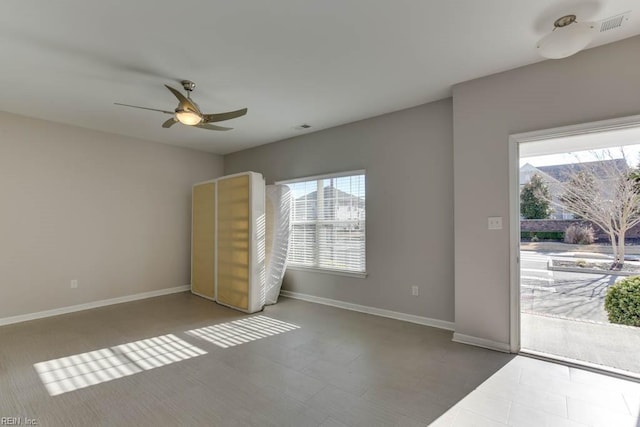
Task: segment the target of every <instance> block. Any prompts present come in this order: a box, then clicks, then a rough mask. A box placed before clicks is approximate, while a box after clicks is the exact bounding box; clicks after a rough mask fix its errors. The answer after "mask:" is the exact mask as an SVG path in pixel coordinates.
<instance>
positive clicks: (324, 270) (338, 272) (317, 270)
mask: <svg viewBox="0 0 640 427" xmlns="http://www.w3.org/2000/svg"><path fill="white" fill-rule="evenodd" d="M287 270H297V271H307V272H310V273H324V274H333V275H335V276H346V277H355V278H358V279H366V278H367V273H366V272H364V273H358V272H355V271H342V270H330V269H328V268H317V267H303V266H300V265H290V264H289V265H287Z"/></svg>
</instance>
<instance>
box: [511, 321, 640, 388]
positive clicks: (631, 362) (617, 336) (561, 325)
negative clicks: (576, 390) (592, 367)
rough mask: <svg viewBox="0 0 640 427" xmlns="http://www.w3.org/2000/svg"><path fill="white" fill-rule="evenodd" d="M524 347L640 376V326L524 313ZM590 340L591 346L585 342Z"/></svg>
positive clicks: (522, 344) (524, 348)
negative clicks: (639, 354) (525, 332)
mask: <svg viewBox="0 0 640 427" xmlns="http://www.w3.org/2000/svg"><path fill="white" fill-rule="evenodd" d="M521 323H522V329H523V330H526V331H528V333H527V334H522V343H521V346H522V349H523V350H527V349H528V350H534V351H536V352H542V353H548V354H560V355H562V356H563V357H567V358H570V359H575V360H579V361H587V362H590V363H596V364H598V365H603V366H610V367H612V368H616V369H620V370H623V371H628V372H629V373H632V374H633V375H634V376H636V377H638V376H640V358H639V357H638V349H639V348H640V328H634V327H632V326H622V325H611V324H603V323H597V322H584V321H578V320H572V319H565V318H560V317H551V316H545V315H538V314H531V313H522V315H521ZM585 343H588V345H585Z"/></svg>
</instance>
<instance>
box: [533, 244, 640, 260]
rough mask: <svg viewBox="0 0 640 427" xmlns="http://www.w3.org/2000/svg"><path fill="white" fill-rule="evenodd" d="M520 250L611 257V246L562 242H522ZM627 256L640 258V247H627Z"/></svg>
mask: <svg viewBox="0 0 640 427" xmlns="http://www.w3.org/2000/svg"><path fill="white" fill-rule="evenodd" d="M520 250H522V251H535V252H565V253H578V254H579V253H585V252H586V253H589V254H602V255H605V256H606V255H608V256H611V255H612V252H611V246H609V245H572V244H569V243H562V242H520ZM625 254H626V255H633V256H636V255H637V256H639V257H640V245H628V246H625Z"/></svg>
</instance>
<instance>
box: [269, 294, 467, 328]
mask: <svg viewBox="0 0 640 427" xmlns="http://www.w3.org/2000/svg"><path fill="white" fill-rule="evenodd" d="M280 295H282V296H283V297H288V298H293V299H299V300H302V301H307V302H314V303H316V304H323V305H330V306H332V307H338V308H343V309H345V310H351V311H358V312H360V313H367V314H373V315H374V316H381V317H388V318H391V319H396V320H403V321H405V322H411V323H417V324H419V325H425V326H431V327H434V328H439V329H446V330H447V331H453V330H454V326H455V325H454V323H453V322H447V321H445V320H438V319H431V318H429V317H422V316H416V315H413V314H406V313H400V312H398V311H391V310H385V309H382V308H376V307H369V306H366V305H359V304H352V303H350V302H344V301H339V300H335V299H330V298H322V297H317V296H314V295H309V294H301V293H299V292H291V291H285V290H282V291H280Z"/></svg>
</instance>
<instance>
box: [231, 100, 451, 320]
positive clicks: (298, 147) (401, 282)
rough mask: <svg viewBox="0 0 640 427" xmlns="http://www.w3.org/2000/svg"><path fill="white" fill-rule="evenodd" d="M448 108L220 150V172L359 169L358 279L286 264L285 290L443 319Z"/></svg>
mask: <svg viewBox="0 0 640 427" xmlns="http://www.w3.org/2000/svg"><path fill="white" fill-rule="evenodd" d="M451 108H452V105H451V99H446V100H442V101H438V102H435V103H431V104H427V105H423V106H420V107H416V108H412V109H408V110H404V111H399V112H396V113H392V114H387V115H384V116H380V117H375V118H372V119H368V120H363V121H360V122H356V123H352V124H348V125H344V126H339V127H336V128H332V129H327V130H323V131H319V132H315V133H311V134H308V135H304V136H300V137H296V138H292V139H288V140H285V141H280V142H276V143H272V144H268V145H263V146H260V147H256V148H253V149H249V150H245V151H241V152H237V153H233V154H229V155H226V156H225V157H224V167H225V174H230V173H235V172H241V171H247V170H252V171H256V172H260V173H262V174H263V175H264V176H265V178H266V180H267V183H273V182H274V181H277V180H284V179H290V178H297V177H305V176H310V175H318V174H325V173H330V172H340V171H348V170H354V169H366V170H367V270H368V273H369V275H368V277H367V278H366V279H358V278H350V277H344V276H336V275H330V274H323V273H315V272H313V273H311V272H302V271H294V270H289V271H288V272H287V274H286V278H285V283H284V288H285V289H287V290H290V291H295V292H301V293H305V294H310V295H315V296H320V297H325V298H332V299H337V300H341V301H346V302H351V303H356V304H362V305H366V306H371V307H378V308H383V309H387V310H393V311H399V312H403V313H409V314H414V315H418V316H425V317H429V318H435V319H440V320H445V321H453V318H454V315H453V293H454V292H453V283H454V282H453V196H452V192H453V173H452V172H453V171H452V164H453V157H452V156H453V147H452V138H453V136H452V110H451ZM412 285H418V286H420V296H419V297H413V296H411V286H412Z"/></svg>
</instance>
